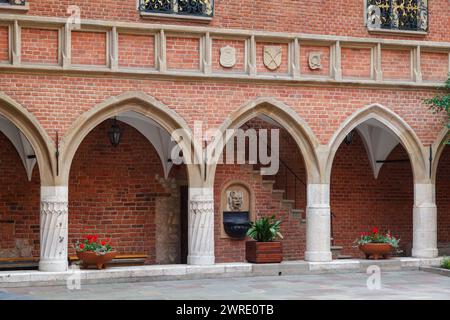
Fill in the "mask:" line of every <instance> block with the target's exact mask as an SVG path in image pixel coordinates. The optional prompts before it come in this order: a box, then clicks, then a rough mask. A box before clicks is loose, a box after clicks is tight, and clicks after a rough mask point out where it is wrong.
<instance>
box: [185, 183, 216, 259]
mask: <svg viewBox="0 0 450 320" xmlns="http://www.w3.org/2000/svg"><path fill="white" fill-rule="evenodd" d="M188 219H189V220H188V242H189V254H188V264H191V265H209V264H214V260H215V258H214V191H213V189H211V188H189V218H188Z"/></svg>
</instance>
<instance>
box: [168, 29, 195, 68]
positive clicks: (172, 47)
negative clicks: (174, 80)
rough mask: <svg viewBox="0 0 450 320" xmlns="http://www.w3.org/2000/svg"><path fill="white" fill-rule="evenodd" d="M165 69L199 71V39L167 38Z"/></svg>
mask: <svg viewBox="0 0 450 320" xmlns="http://www.w3.org/2000/svg"><path fill="white" fill-rule="evenodd" d="M166 50H167V53H166V54H167V68H168V69H175V70H176V69H186V70H199V69H200V55H199V52H200V39H199V38H182V37H167V39H166Z"/></svg>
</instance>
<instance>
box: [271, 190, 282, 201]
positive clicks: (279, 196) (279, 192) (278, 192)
mask: <svg viewBox="0 0 450 320" xmlns="http://www.w3.org/2000/svg"><path fill="white" fill-rule="evenodd" d="M272 195H273V196H274V197H276V198H277V199H279V200H281V199H283V195H284V190H281V189H273V190H272Z"/></svg>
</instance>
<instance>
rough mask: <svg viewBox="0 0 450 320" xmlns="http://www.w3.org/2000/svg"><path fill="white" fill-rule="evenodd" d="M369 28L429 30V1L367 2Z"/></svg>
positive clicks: (375, 0) (369, 0)
mask: <svg viewBox="0 0 450 320" xmlns="http://www.w3.org/2000/svg"><path fill="white" fill-rule="evenodd" d="M367 22H368V26H369V28H381V29H393V30H411V31H427V30H428V0H367Z"/></svg>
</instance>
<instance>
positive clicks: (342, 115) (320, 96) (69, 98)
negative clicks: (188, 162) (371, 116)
mask: <svg viewBox="0 0 450 320" xmlns="http://www.w3.org/2000/svg"><path fill="white" fill-rule="evenodd" d="M0 87H1V88H2V90H3V92H4V93H5V94H7V95H8V96H10V97H11V98H12V99H15V100H16V101H17V102H19V103H20V104H22V105H23V106H25V107H26V108H27V109H28V110H29V111H30V112H31V113H33V114H34V115H35V116H36V118H37V119H38V120H39V122H40V124H41V125H42V126H43V127H44V129H45V130H47V132H48V134H49V135H50V136H51V137H52V138H54V137H55V134H54V131H55V130H59V134H60V136H62V135H63V134H65V132H66V130H67V129H68V128H69V127H70V126H71V125H72V124H73V122H74V121H75V120H76V119H77V118H78V117H79V116H80V115H81V114H82V113H83V112H85V111H87V110H90V109H92V108H93V107H94V106H95V105H96V104H99V103H101V102H103V101H105V100H106V99H108V98H110V97H111V96H116V95H120V94H122V93H124V92H129V91H141V92H144V93H147V94H149V95H151V96H153V97H154V98H156V99H158V100H159V101H162V102H163V103H165V104H167V105H168V107H169V108H170V109H172V110H174V111H176V112H177V113H178V114H179V115H180V116H181V117H183V118H184V119H185V120H186V122H187V123H188V124H189V125H190V127H191V128H192V127H193V124H194V121H196V120H199V121H203V123H204V124H205V125H206V126H209V127H214V128H217V127H218V126H219V125H221V124H222V123H223V122H224V121H225V119H226V118H227V117H228V116H229V115H230V113H231V112H234V111H236V110H238V109H239V108H240V107H242V106H243V105H244V104H245V103H247V102H249V101H251V100H255V99H257V98H259V97H273V98H274V99H277V100H279V101H281V102H283V103H285V104H286V105H287V106H289V107H290V108H292V109H293V110H294V111H295V112H297V114H298V115H299V116H300V117H302V118H303V119H305V121H306V122H307V123H308V125H309V126H310V127H311V129H312V130H313V132H314V134H315V135H316V136H317V137H318V139H319V141H320V142H321V143H324V144H326V143H328V140H329V139H330V137H331V135H332V134H334V133H335V131H336V130H338V127H339V125H341V123H342V122H343V121H345V120H346V119H347V118H348V117H349V116H350V115H351V114H353V113H354V112H355V111H356V110H359V109H361V108H362V107H363V106H366V105H368V104H371V103H375V102H376V103H380V104H382V105H385V106H387V107H389V108H390V109H391V110H393V111H394V112H396V113H398V114H399V115H400V116H401V117H402V118H403V119H404V120H405V121H406V122H407V123H408V124H409V125H410V126H411V127H412V128H413V130H414V131H415V132H416V134H417V135H418V136H419V138H420V139H421V141H422V143H423V144H425V145H427V144H430V143H433V142H434V141H435V140H436V137H437V135H438V133H439V132H440V131H441V130H442V121H443V119H444V114H441V115H438V116H434V115H433V114H431V112H430V110H429V108H428V107H427V106H425V105H423V103H422V101H423V99H424V98H427V97H431V96H433V95H435V92H434V91H433V90H432V89H418V88H414V89H411V90H408V89H400V88H394V89H387V88H381V89H380V88H364V87H358V88H355V87H343V86H342V87H322V86H287V85H282V84H274V83H270V84H259V83H245V82H243V83H239V82H235V83H230V82H219V81H217V82H214V81H210V80H201V81H194V80H190V81H188V80H185V79H184V80H182V81H169V80H167V81H166V80H150V79H136V78H128V77H126V76H122V77H121V78H117V77H107V76H104V77H96V76H92V77H90V76H84V77H81V76H75V75H74V76H69V75H65V76H62V75H52V74H48V75H36V74H27V75H21V74H0ZM37 88H38V89H37ZM30 92H33V94H30Z"/></svg>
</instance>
